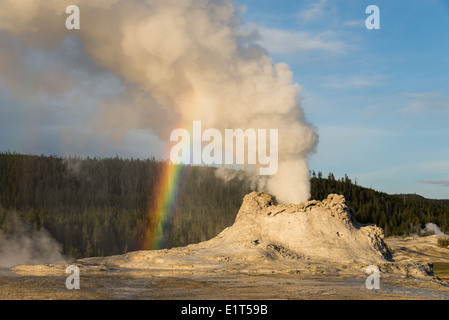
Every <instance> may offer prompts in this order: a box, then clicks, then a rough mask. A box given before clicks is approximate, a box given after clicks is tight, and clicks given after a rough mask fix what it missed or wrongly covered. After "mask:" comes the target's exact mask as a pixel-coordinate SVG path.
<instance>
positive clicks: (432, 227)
mask: <svg viewBox="0 0 449 320" xmlns="http://www.w3.org/2000/svg"><path fill="white" fill-rule="evenodd" d="M420 233H421V235H433V234H434V235H437V236H439V237H445V236H447V235H446V234H445V233H444V232H443V231H441V229H440V227H438V225H436V224H435V223H431V222H429V223H426V225H425V226H424V229H422V230H421V232H420Z"/></svg>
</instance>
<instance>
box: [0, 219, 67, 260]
mask: <svg viewBox="0 0 449 320" xmlns="http://www.w3.org/2000/svg"><path fill="white" fill-rule="evenodd" d="M7 220H8V221H6V222H4V223H3V228H7V229H8V232H6V233H5V232H2V231H0V266H2V267H11V266H15V265H19V264H42V263H61V262H64V261H65V260H66V259H65V258H64V256H63V255H62V247H61V245H60V244H59V243H58V242H57V241H56V240H54V239H53V238H52V237H51V235H50V234H49V233H48V232H47V231H46V230H44V229H42V230H39V231H36V230H33V229H32V227H31V226H30V225H29V224H28V223H26V222H24V221H22V220H21V219H20V218H19V217H18V216H17V215H16V214H9V215H8V216H7Z"/></svg>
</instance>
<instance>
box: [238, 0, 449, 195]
mask: <svg viewBox="0 0 449 320" xmlns="http://www.w3.org/2000/svg"><path fill="white" fill-rule="evenodd" d="M240 3H242V4H244V6H245V10H246V11H245V15H244V21H245V23H246V24H248V25H250V24H256V25H257V26H258V28H259V29H260V30H261V34H262V37H263V39H262V40H261V45H262V46H264V47H265V48H267V50H268V52H269V53H270V55H271V56H272V57H273V59H274V60H275V61H276V62H280V61H282V62H286V63H288V64H289V65H290V66H291V68H292V70H293V72H294V75H295V81H296V82H297V83H299V84H300V85H301V86H302V87H303V88H302V99H303V102H302V106H303V108H304V110H305V114H306V117H307V118H308V120H309V121H310V122H312V123H313V124H314V125H316V126H317V127H318V129H319V135H320V142H319V145H318V150H317V152H316V153H315V154H314V155H313V156H311V157H310V167H311V169H313V170H315V171H322V172H323V173H324V175H327V173H328V172H333V173H334V174H335V176H336V177H341V176H343V175H344V174H345V173H347V174H348V175H349V177H350V178H352V179H353V180H354V179H357V182H358V183H359V184H360V185H363V186H366V187H373V188H374V189H376V190H381V191H385V192H388V193H418V194H421V195H423V196H426V197H430V198H449V126H448V120H449V102H448V101H449V83H448V79H449V2H447V1H438V0H434V1H416V0H415V1H414V0H412V1H409V0H408V1H402V0H394V1H391V0H390V1H360V0H344V1H342V0H339V1H336V0H327V1H326V0H321V1H276V3H274V2H272V1H260V0H257V1H251V0H246V1H245V0H241V1H240ZM372 4H374V5H377V6H378V7H379V10H380V29H379V30H368V29H367V28H366V26H365V20H366V18H367V17H368V16H369V14H366V13H365V9H366V7H367V6H368V5H372Z"/></svg>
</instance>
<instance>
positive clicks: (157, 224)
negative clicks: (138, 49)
mask: <svg viewBox="0 0 449 320" xmlns="http://www.w3.org/2000/svg"><path fill="white" fill-rule="evenodd" d="M182 171H183V166H182V165H174V164H171V163H165V164H164V167H163V168H162V174H161V178H160V180H159V182H158V186H157V191H156V198H155V202H154V208H152V209H151V211H150V215H151V217H150V219H151V220H152V223H151V226H150V228H149V230H147V232H148V238H149V247H150V249H161V248H163V246H164V243H163V239H164V232H165V230H166V227H167V222H168V219H169V217H170V216H171V214H172V212H173V209H174V207H175V205H176V203H175V202H176V199H177V194H178V192H179V190H180V187H179V181H180V180H181V176H182Z"/></svg>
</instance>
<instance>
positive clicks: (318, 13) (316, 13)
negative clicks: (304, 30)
mask: <svg viewBox="0 0 449 320" xmlns="http://www.w3.org/2000/svg"><path fill="white" fill-rule="evenodd" d="M326 8H327V0H320V1H318V2H314V3H311V4H309V6H308V7H307V9H305V10H302V11H300V12H299V13H298V18H299V20H300V21H301V22H311V21H317V20H321V19H323V18H324V17H325V14H326Z"/></svg>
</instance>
